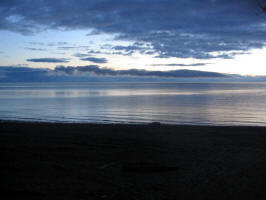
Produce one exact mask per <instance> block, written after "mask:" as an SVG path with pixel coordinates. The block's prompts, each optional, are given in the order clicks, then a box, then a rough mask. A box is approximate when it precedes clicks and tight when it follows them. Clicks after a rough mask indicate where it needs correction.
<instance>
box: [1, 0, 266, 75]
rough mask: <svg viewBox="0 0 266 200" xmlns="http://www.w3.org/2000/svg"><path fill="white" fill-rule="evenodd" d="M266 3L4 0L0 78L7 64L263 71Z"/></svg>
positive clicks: (124, 70)
mask: <svg viewBox="0 0 266 200" xmlns="http://www.w3.org/2000/svg"><path fill="white" fill-rule="evenodd" d="M264 5H266V1H265V0H201V1H198V0H179V1H176V0H134V1H133V0H90V1H87V0H79V1H75V0H57V1H51V0H1V1H0V44H1V45H0V66H2V67H4V68H5V70H3V69H2V70H0V73H1V72H2V75H1V74H0V79H1V77H4V76H6V75H5V74H3V73H4V71H6V70H7V69H6V68H7V67H22V68H23V67H30V68H38V69H49V70H51V71H52V72H56V73H65V74H68V75H73V74H77V73H78V74H82V73H94V74H95V75H101V76H103V75H108V76H118V75H119V76H120V75H123V76H125V75H126V76H131V75H134V76H159V77H178V76H180V73H179V72H178V71H179V70H181V72H182V70H193V71H192V72H193V73H194V74H195V72H197V71H206V72H214V73H210V75H211V76H214V77H220V76H222V75H217V74H216V73H221V74H239V75H243V76H246V75H251V76H265V75H266V67H265V55H266V47H265V44H266V12H265V11H263V9H262V7H263V6H264ZM12 70H13V69H12ZM12 70H11V71H12ZM108 70H109V71H108ZM134 70H135V71H134ZM33 71H34V70H33ZM96 71H97V72H96ZM107 71H108V73H107ZM149 71H153V73H149ZM177 72H178V73H177ZM183 72H184V71H183ZM185 72H186V73H187V71H185ZM177 74H178V75H177ZM205 75H206V74H202V73H198V75H196V76H205ZM189 76H190V75H189Z"/></svg>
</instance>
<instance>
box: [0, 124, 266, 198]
mask: <svg viewBox="0 0 266 200" xmlns="http://www.w3.org/2000/svg"><path fill="white" fill-rule="evenodd" d="M0 159H1V160H0V198H1V197H3V198H1V199H11V198H12V199H29V200H30V199H64V200H67V199H117V200H119V199H163V200H175V199H179V198H180V199H191V198H193V199H240V198H242V199H265V198H266V190H265V187H266V127H214V126H177V125H159V124H153V125H151V124H150V125H119V124H117V125H110V124H109V125H107V124H105V125H101V124H56V123H19V122H0ZM131 166H133V167H134V166H137V170H135V169H136V168H133V170H131V169H132V168H131ZM142 166H145V167H146V168H145V170H142ZM158 166H163V167H164V168H159V169H163V170H158ZM149 167H150V168H149ZM147 169H148V170H147ZM149 169H150V170H149Z"/></svg>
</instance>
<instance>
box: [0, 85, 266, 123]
mask: <svg viewBox="0 0 266 200" xmlns="http://www.w3.org/2000/svg"><path fill="white" fill-rule="evenodd" d="M265 99H266V83H56V84H53V83H49V84H47V83H45V84H36V83H32V84H29V83H27V84H26V83H17V84H1V86H0V119H6V120H27V121H51V122H55V121H61V122H99V123H121V122H122V123H146V122H153V121H160V122H162V123H173V124H197V125H205V124H209V125H262V126H265V125H266V100H265Z"/></svg>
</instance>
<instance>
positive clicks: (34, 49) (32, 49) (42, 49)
mask: <svg viewBox="0 0 266 200" xmlns="http://www.w3.org/2000/svg"><path fill="white" fill-rule="evenodd" d="M24 49H26V50H31V51H47V49H44V48H31V47H25V48H24Z"/></svg>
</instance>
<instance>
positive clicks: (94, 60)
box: [80, 57, 107, 63]
mask: <svg viewBox="0 0 266 200" xmlns="http://www.w3.org/2000/svg"><path fill="white" fill-rule="evenodd" d="M80 60H83V61H90V62H94V63H107V59H106V58H96V57H87V58H81V59H80Z"/></svg>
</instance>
